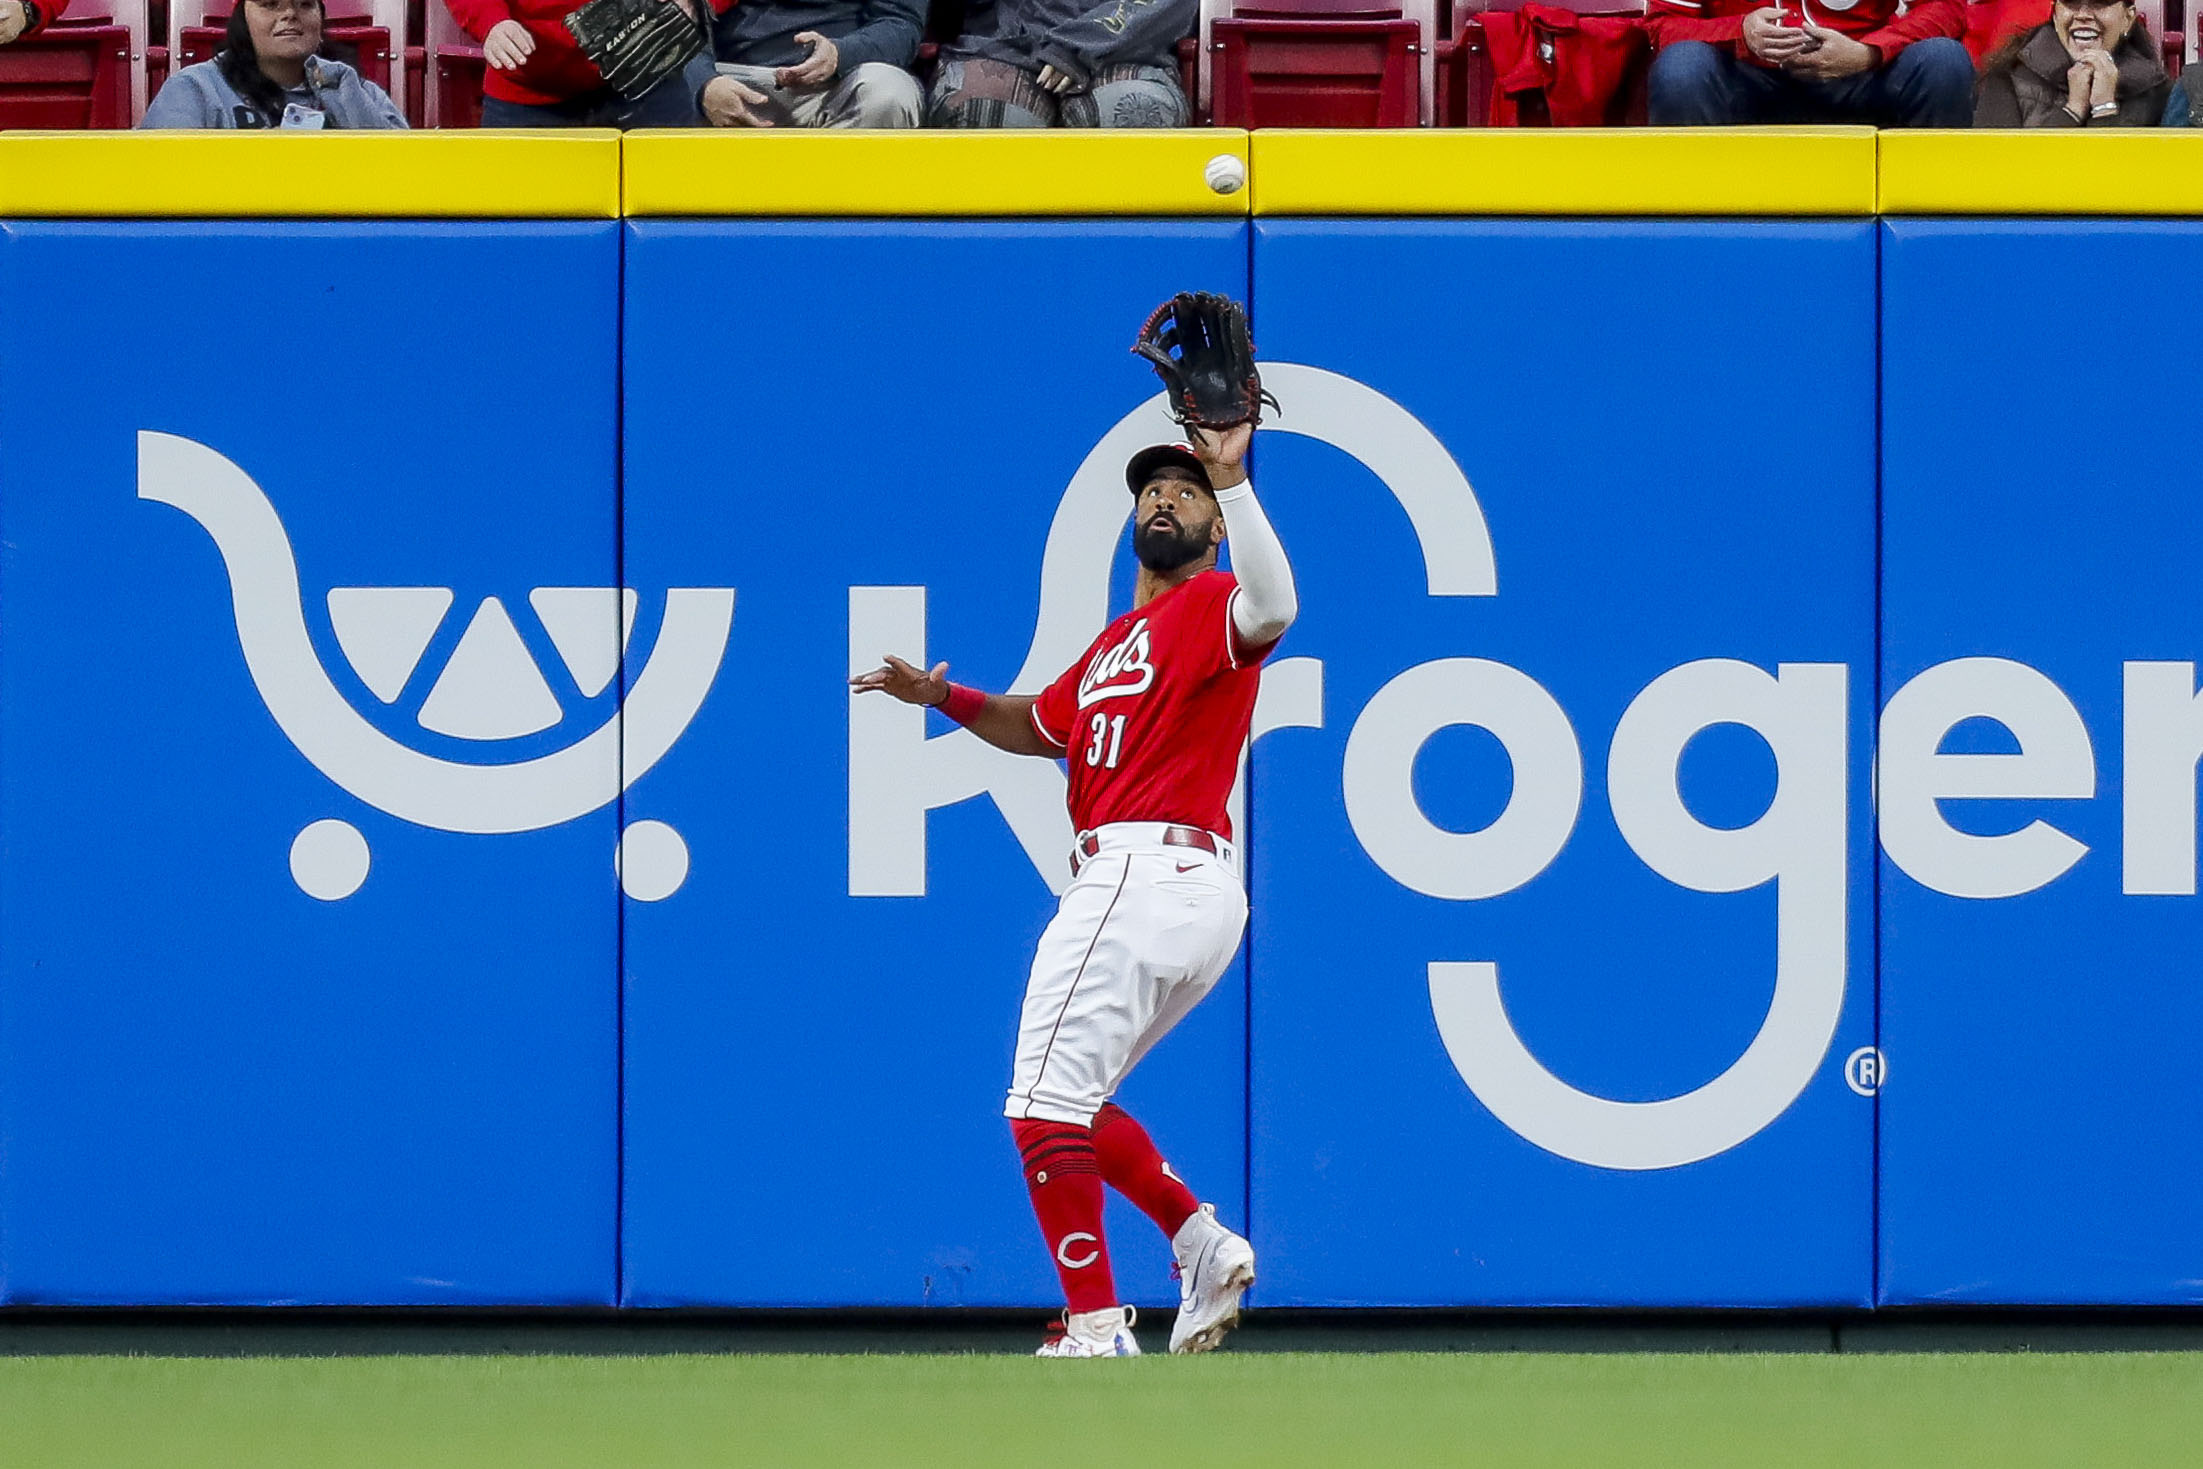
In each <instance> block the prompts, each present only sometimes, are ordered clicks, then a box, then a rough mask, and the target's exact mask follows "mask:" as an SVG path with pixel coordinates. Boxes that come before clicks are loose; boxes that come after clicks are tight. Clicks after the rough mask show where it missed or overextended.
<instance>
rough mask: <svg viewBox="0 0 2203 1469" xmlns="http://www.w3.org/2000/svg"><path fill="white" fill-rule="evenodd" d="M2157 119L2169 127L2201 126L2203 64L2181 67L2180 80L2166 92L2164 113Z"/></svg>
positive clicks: (2202, 126)
mask: <svg viewBox="0 0 2203 1469" xmlns="http://www.w3.org/2000/svg"><path fill="white" fill-rule="evenodd" d="M2159 121H2161V122H2162V123H2163V124H2164V125H2165V126H2166V127H2169V128H2203V66H2188V67H2182V68H2181V71H2180V80H2179V81H2177V82H2174V83H2173V84H2172V87H2171V89H2170V90H2169V91H2168V92H2167V93H2166V96H2165V115H2164V116H2163V117H2162V118H2160V119H2159Z"/></svg>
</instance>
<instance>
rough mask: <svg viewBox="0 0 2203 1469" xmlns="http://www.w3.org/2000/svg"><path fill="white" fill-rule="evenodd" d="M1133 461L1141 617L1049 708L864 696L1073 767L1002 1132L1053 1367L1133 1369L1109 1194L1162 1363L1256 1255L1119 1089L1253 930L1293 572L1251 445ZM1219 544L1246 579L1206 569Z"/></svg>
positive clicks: (1091, 651) (1196, 1348) (934, 681)
mask: <svg viewBox="0 0 2203 1469" xmlns="http://www.w3.org/2000/svg"><path fill="white" fill-rule="evenodd" d="M1188 431H1189V433H1190V434H1191V436H1192V439H1193V442H1192V444H1190V445H1187V444H1162V445H1157V446H1155V447H1153V448H1148V449H1143V450H1141V451H1140V452H1139V453H1137V454H1135V455H1133V456H1132V460H1131V462H1130V464H1128V465H1127V466H1126V469H1125V480H1126V483H1127V485H1128V486H1129V487H1130V489H1131V491H1132V493H1133V495H1134V496H1135V497H1136V508H1135V510H1134V533H1133V548H1134V550H1135V552H1136V553H1137V554H1138V556H1139V560H1140V573H1139V580H1138V584H1137V587H1136V589H1135V592H1134V595H1133V605H1132V610H1131V611H1129V612H1127V613H1125V614H1124V615H1123V616H1122V617H1119V618H1118V619H1117V620H1116V621H1114V622H1112V623H1110V624H1109V626H1108V627H1107V628H1105V629H1103V631H1102V634H1101V636H1100V637H1098V638H1096V639H1094V642H1093V645H1092V646H1091V647H1090V648H1088V650H1087V652H1086V654H1085V656H1084V657H1082V658H1080V659H1079V661H1078V662H1077V663H1075V664H1073V665H1072V666H1071V667H1070V668H1069V669H1068V670H1066V671H1065V672H1064V674H1063V676H1062V677H1061V678H1058V679H1057V680H1056V681H1055V682H1054V683H1052V684H1050V685H1049V686H1048V688H1047V689H1046V690H1045V691H1044V692H1042V693H1041V694H1040V695H1039V696H1038V697H1035V696H1032V695H1026V694H984V693H980V692H979V691H978V690H976V689H969V688H965V687H963V686H962V685H959V684H952V683H950V682H949V681H948V665H947V664H946V663H941V664H937V665H936V666H935V667H934V668H933V669H932V670H931V671H930V672H928V671H926V670H922V669H919V668H916V667H913V666H912V665H910V664H909V663H906V662H904V661H903V660H902V659H900V658H896V657H893V656H890V657H889V658H888V659H887V663H886V666H885V667H882V668H878V669H875V670H873V671H872V672H870V673H866V674H862V675H860V676H858V677H857V678H855V679H852V680H851V683H852V685H853V686H854V687H856V688H858V689H860V690H874V689H876V690H879V691H881V692H884V693H888V694H892V695H893V696H895V697H896V698H898V699H901V700H903V701H905V702H906V703H912V704H929V705H932V706H934V707H936V708H939V709H940V710H941V711H942V712H943V713H944V714H946V715H948V717H949V718H951V719H953V720H955V721H956V722H957V723H959V724H961V725H963V726H964V727H965V728H967V729H969V730H971V731H972V732H973V733H974V734H977V735H978V736H979V737H980V738H981V739H983V740H985V741H987V743H989V744H991V745H994V746H996V747H997V748H1000V749H1004V750H1008V751H1011V752H1012V753H1015V754H1020V755H1040V756H1045V757H1048V758H1051V759H1065V760H1067V761H1068V762H1069V766H1070V806H1071V821H1072V825H1073V826H1074V828H1075V829H1076V830H1077V833H1078V836H1077V838H1076V842H1075V846H1074V849H1073V851H1072V854H1071V862H1072V870H1073V874H1074V875H1073V878H1072V883H1071V886H1070V888H1069V889H1068V890H1067V891H1066V892H1065V893H1064V895H1063V902H1062V906H1061V907H1060V908H1059V909H1058V910H1057V912H1056V916H1055V918H1054V920H1053V921H1052V922H1050V923H1049V925H1048V928H1047V931H1046V932H1045V933H1043V934H1042V935H1041V939H1040V947H1039V950H1038V952H1037V953H1036V954H1035V955H1034V957H1033V969H1032V976H1031V978H1030V980H1029V981H1028V983H1027V986H1026V990H1025V1007H1024V1013H1023V1017H1022V1019H1021V1021H1020V1023H1019V1028H1018V1042H1017V1060H1016V1064H1015V1067H1014V1070H1013V1073H1012V1078H1011V1082H1010V1093H1009V1100H1008V1102H1007V1103H1006V1105H1005V1106H1004V1107H1003V1113H1004V1115H1005V1116H1007V1117H1008V1118H1009V1119H1010V1126H1011V1129H1012V1131H1013V1132H1014V1133H1015V1135H1016V1139H1017V1146H1018V1151H1019V1153H1020V1154H1021V1156H1022V1158H1023V1162H1024V1170H1025V1182H1026V1186H1027V1188H1028V1190H1029V1191H1030V1193H1031V1195H1032V1201H1033V1211H1034V1213H1035V1214H1037V1215H1038V1216H1039V1219H1040V1227H1041V1233H1042V1235H1043V1237H1044V1238H1045V1239H1046V1241H1047V1245H1048V1249H1049V1252H1050V1254H1051V1255H1052V1256H1053V1257H1054V1259H1055V1263H1056V1271H1057V1274H1058V1275H1059V1277H1060V1278H1061V1280H1062V1282H1063V1293H1064V1297H1065V1299H1066V1301H1067V1303H1068V1309H1067V1310H1066V1312H1065V1319H1064V1330H1063V1333H1062V1334H1061V1335H1060V1336H1057V1337H1054V1338H1051V1339H1050V1340H1049V1341H1048V1343H1047V1344H1046V1345H1044V1346H1043V1347H1042V1348H1041V1349H1040V1355H1041V1356H1044V1357H1134V1356H1138V1355H1139V1352H1140V1347H1139V1343H1138V1341H1137V1340H1135V1338H1134V1337H1133V1334H1132V1320H1133V1313H1132V1311H1131V1310H1130V1308H1128V1307H1125V1306H1122V1305H1120V1304H1119V1303H1118V1300H1117V1288H1116V1284H1115V1282H1114V1280H1113V1279H1112V1277H1111V1274H1110V1269H1109V1248H1108V1244H1107V1242H1106V1240H1105V1238H1104V1235H1103V1232H1102V1198H1103V1195H1102V1185H1103V1184H1104V1183H1107V1184H1108V1185H1109V1186H1110V1187H1112V1188H1114V1189H1116V1190H1117V1191H1118V1192H1119V1193H1121V1194H1123V1195H1124V1196H1125V1197H1126V1198H1128V1199H1130V1200H1131V1201H1132V1202H1133V1203H1134V1204H1135V1205H1137V1206H1138V1207H1139V1208H1140V1210H1141V1211H1142V1212H1144V1213H1145V1214H1146V1215H1147V1216H1148V1217H1149V1218H1150V1219H1152V1220H1154V1221H1155V1223H1156V1224H1157V1226H1159V1227H1160V1228H1161V1229H1162V1231H1163V1233H1164V1234H1166V1235H1168V1236H1169V1237H1170V1243H1171V1251H1172V1253H1173V1254H1174V1255H1175V1256H1176V1257H1177V1260H1178V1276H1179V1312H1178V1320H1177V1324H1176V1325H1175V1326H1174V1327H1173V1328H1172V1330H1171V1334H1170V1349H1171V1350H1172V1351H1173V1352H1205V1351H1208V1350H1210V1349H1211V1348H1213V1347H1215V1346H1216V1345H1217V1344H1218V1342H1220V1341H1221V1340H1222V1339H1223V1336H1224V1333H1225V1332H1226V1331H1228V1330H1230V1329H1231V1328H1232V1326H1234V1325H1235V1324H1237V1322H1238V1319H1239V1301H1240V1297H1241V1295H1242V1294H1244V1293H1245V1291H1246V1289H1247V1287H1248V1286H1250V1285H1252V1284H1253V1283H1254V1278H1255V1260H1254V1249H1253V1247H1252V1246H1250V1245H1249V1244H1248V1243H1247V1241H1246V1240H1245V1239H1243V1238H1241V1237H1240V1236H1239V1235H1237V1234H1235V1233H1233V1232H1232V1231H1231V1230H1230V1229H1228V1228H1226V1227H1225V1225H1224V1224H1223V1223H1222V1222H1221V1221H1219V1220H1218V1219H1217V1217H1216V1210H1215V1208H1214V1206H1212V1205H1209V1204H1204V1203H1201V1202H1200V1201H1199V1200H1197V1199H1196V1198H1195V1197H1194V1194H1193V1192H1192V1190H1191V1189H1189V1188H1188V1187H1187V1186H1186V1184H1185V1182H1184V1181H1183V1180H1182V1179H1180V1178H1179V1176H1178V1175H1177V1173H1176V1172H1174V1171H1173V1170H1172V1169H1171V1166H1170V1165H1169V1164H1168V1163H1166V1162H1164V1161H1163V1157H1162V1155H1161V1154H1160V1153H1158V1152H1157V1151H1156V1149H1155V1144H1154V1143H1153V1142H1152V1141H1150V1140H1149V1138H1148V1135H1147V1133H1146V1131H1145V1130H1144V1129H1143V1128H1142V1127H1141V1126H1140V1124H1139V1123H1137V1122H1135V1121H1134V1120H1133V1119H1132V1118H1131V1116H1130V1115H1128V1114H1127V1113H1126V1112H1125V1111H1124V1109H1123V1108H1121V1107H1119V1106H1118V1105H1117V1104H1116V1103H1114V1102H1112V1101H1111V1100H1110V1096H1111V1094H1112V1093H1113V1092H1115V1091H1116V1089H1117V1087H1118V1085H1119V1084H1120V1083H1121V1082H1123V1080H1124V1078H1125V1075H1126V1073H1128V1072H1130V1071H1131V1070H1132V1068H1133V1067H1134V1066H1135V1065H1137V1064H1138V1063H1139V1060H1140V1058H1141V1057H1142V1056H1144V1055H1146V1054H1147V1052H1148V1050H1149V1049H1150V1048H1151V1047H1152V1046H1154V1044H1155V1043H1156V1042H1157V1041H1159V1040H1161V1039H1162V1038H1163V1036H1164V1035H1165V1034H1166V1033H1167V1032H1168V1031H1169V1030H1170V1028H1171V1027H1172V1026H1173V1025H1176V1024H1177V1023H1178V1021H1179V1020H1181V1019H1183V1018H1184V1017H1185V1015H1186V1013H1187V1012H1188V1011H1190V1010H1191V1009H1192V1008H1193V1007H1194V1006H1195V1005H1196V1004H1198V1003H1199V1002H1200V1000H1201V997H1202V996H1204V995H1206V994H1207V993H1208V992H1209V990H1210V988H1211V987H1213V986H1214V985H1215V983H1216V981H1217V978H1218V976H1220V975H1221V974H1222V973H1223V972H1224V969H1225V966H1226V965H1228V964H1230V962H1231V958H1232V955H1233V954H1234V953H1236V952H1237V951H1238V948H1239V939H1240V934H1241V932H1242V930H1243V929H1244V928H1245V927H1246V921H1247V894H1246V889H1245V888H1244V887H1243V886H1242V885H1241V881H1240V875H1239V854H1238V852H1237V850H1236V849H1235V848H1234V847H1233V845H1232V829H1231V820H1230V818H1229V817H1228V816H1226V814H1225V809H1224V805H1225V800H1226V798H1227V797H1228V796H1229V795H1230V793H1231V788H1232V783H1233V780H1234V779H1235V777H1236V776H1237V774H1238V767H1239V754H1240V751H1241V750H1242V749H1243V748H1244V747H1245V746H1246V743H1247V730H1248V724H1249V721H1250V720H1251V718H1252V716H1253V713H1254V704H1255V692H1256V689H1257V687H1258V686H1259V684H1260V681H1261V677H1262V674H1261V665H1262V661H1263V659H1264V658H1266V657H1267V656H1269V653H1270V650H1271V649H1272V648H1274V647H1276V646H1277V641H1278V639H1279V638H1280V637H1282V636H1283V635H1284V632H1285V629H1286V628H1287V627H1289V626H1291V625H1292V621H1293V617H1294V614H1295V612H1296V611H1297V610H1298V603H1297V601H1296V598H1295V594H1294V590H1293V573H1292V568H1291V567H1290V566H1289V565H1288V564H1287V562H1286V559H1285V550H1284V547H1283V546H1281V545H1280V544H1279V543H1278V539H1277V533H1276V532H1275V531H1274V530H1272V529H1271V528H1270V522H1269V520H1268V519H1267V518H1266V517H1265V516H1264V515H1263V513H1262V506H1261V505H1260V504H1259V503H1257V501H1256V500H1255V496H1254V489H1253V487H1252V486H1251V485H1250V484H1249V483H1248V481H1247V472H1246V469H1245V466H1244V461H1245V458H1246V454H1247V446H1248V443H1249V442H1250V440H1251V439H1252V437H1253V433H1254V424H1253V423H1252V422H1246V423H1241V424H1239V425H1237V426H1236V427H1232V428H1228V429H1221V430H1203V429H1202V428H1200V427H1198V426H1197V425H1194V424H1192V423H1190V422H1189V424H1188ZM1227 522H1228V523H1229V526H1230V531H1231V538H1232V565H1233V567H1234V568H1235V572H1236V575H1235V574H1234V572H1225V571H1219V570H1217V567H1216V552H1217V548H1218V547H1219V546H1220V545H1222V544H1223V541H1224V535H1225V528H1226V524H1227Z"/></svg>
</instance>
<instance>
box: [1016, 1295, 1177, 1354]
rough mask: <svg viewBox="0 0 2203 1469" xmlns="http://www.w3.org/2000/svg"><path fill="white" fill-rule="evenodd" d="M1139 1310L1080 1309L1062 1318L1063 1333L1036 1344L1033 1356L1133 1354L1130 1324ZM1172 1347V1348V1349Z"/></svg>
mask: <svg viewBox="0 0 2203 1469" xmlns="http://www.w3.org/2000/svg"><path fill="white" fill-rule="evenodd" d="M1139 1316H1140V1313H1139V1312H1138V1311H1137V1310H1136V1309H1135V1308H1133V1307H1131V1306H1111V1307H1109V1308H1108V1309H1107V1310H1105V1311H1081V1312H1078V1313H1076V1314H1071V1315H1066V1316H1065V1317H1064V1318H1063V1335H1061V1336H1051V1337H1049V1338H1048V1340H1046V1341H1044V1342H1042V1343H1041V1344H1040V1350H1039V1351H1037V1352H1035V1353H1033V1355H1034V1356H1036V1357H1137V1356H1138V1355H1140V1343H1139V1339H1138V1338H1136V1337H1135V1336H1133V1334H1132V1323H1133V1322H1135V1321H1137V1320H1138V1319H1139ZM1173 1350H1175V1348H1173Z"/></svg>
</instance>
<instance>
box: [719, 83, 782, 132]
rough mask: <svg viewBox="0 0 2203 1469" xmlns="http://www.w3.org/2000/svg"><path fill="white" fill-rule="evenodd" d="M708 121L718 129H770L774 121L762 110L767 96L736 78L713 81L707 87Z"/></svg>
mask: <svg viewBox="0 0 2203 1469" xmlns="http://www.w3.org/2000/svg"><path fill="white" fill-rule="evenodd" d="M703 104H704V120H705V121H706V122H708V123H710V124H711V125H712V126H713V127H717V128H769V127H771V126H772V125H773V120H772V119H771V118H769V117H767V116H766V115H765V114H764V113H763V112H761V111H759V110H758V109H760V108H762V107H763V106H764V105H765V94H764V93H763V92H760V91H758V90H757V89H756V88H755V87H746V86H744V85H743V84H742V83H740V82H738V81H736V80H735V79H734V78H733V77H713V78H712V79H711V80H710V81H708V82H706V83H704V96H703Z"/></svg>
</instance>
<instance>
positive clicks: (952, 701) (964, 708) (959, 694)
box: [933, 683, 987, 724]
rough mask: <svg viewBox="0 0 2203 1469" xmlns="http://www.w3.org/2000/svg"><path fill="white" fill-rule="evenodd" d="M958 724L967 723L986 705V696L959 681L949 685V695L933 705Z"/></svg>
mask: <svg viewBox="0 0 2203 1469" xmlns="http://www.w3.org/2000/svg"><path fill="white" fill-rule="evenodd" d="M933 707H934V708H936V709H939V710H940V711H941V712H942V713H943V714H946V715H947V716H948V717H949V718H951V719H953V720H955V721H956V722H957V723H958V724H969V723H971V722H972V721H973V720H974V719H977V718H978V717H979V714H980V711H981V710H983V709H985V708H986V707H987V696H986V695H985V694H982V693H981V692H979V690H977V689H967V688H965V687H964V686H963V685H962V684H960V683H952V684H950V685H949V696H948V697H947V698H945V699H943V700H942V701H941V702H940V703H938V704H936V705H934V706H933Z"/></svg>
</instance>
